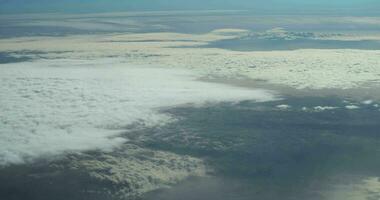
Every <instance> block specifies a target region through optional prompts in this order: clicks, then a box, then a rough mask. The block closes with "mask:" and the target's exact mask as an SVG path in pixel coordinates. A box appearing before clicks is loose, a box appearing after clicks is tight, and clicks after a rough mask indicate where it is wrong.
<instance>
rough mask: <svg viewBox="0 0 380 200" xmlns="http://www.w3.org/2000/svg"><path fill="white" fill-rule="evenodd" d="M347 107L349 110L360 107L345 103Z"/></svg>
mask: <svg viewBox="0 0 380 200" xmlns="http://www.w3.org/2000/svg"><path fill="white" fill-rule="evenodd" d="M345 107H346V108H347V109H349V110H356V109H359V108H360V107H359V106H357V105H347V106H345Z"/></svg>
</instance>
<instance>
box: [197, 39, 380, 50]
mask: <svg viewBox="0 0 380 200" xmlns="http://www.w3.org/2000/svg"><path fill="white" fill-rule="evenodd" d="M204 47H211V48H222V49H229V50H234V51H276V50H280V51H284V50H297V49H362V50H379V49H380V41H372V40H363V41H341V40H316V39H295V40H285V39H255V38H252V39H230V40H219V41H215V42H211V43H210V44H209V45H205V46H204Z"/></svg>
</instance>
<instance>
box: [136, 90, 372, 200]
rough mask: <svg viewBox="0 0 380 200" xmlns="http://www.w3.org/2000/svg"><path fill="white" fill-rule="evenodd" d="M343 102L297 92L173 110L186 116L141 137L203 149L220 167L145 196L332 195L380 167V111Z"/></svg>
mask: <svg viewBox="0 0 380 200" xmlns="http://www.w3.org/2000/svg"><path fill="white" fill-rule="evenodd" d="M279 103H280V104H283V105H287V106H288V107H287V108H286V109H285V108H282V107H281V106H278V104H279ZM276 105H277V106H276ZM320 105H324V106H325V107H326V108H327V107H330V109H331V110H327V109H326V110H323V111H322V110H319V108H320V107H318V106H320ZM345 106H346V103H344V102H342V99H340V98H336V97H328V98H323V97H322V98H321V97H303V98H299V97H297V98H289V99H287V100H285V101H283V102H270V103H251V102H241V103H239V104H233V105H232V104H220V105H214V106H210V107H207V108H177V109H173V110H170V111H169V112H171V113H173V114H175V115H177V116H181V117H182V119H183V120H181V121H179V122H178V123H175V124H172V125H170V126H167V127H164V128H161V129H160V130H159V131H157V130H152V131H151V132H147V134H150V135H152V136H151V137H149V139H147V140H146V141H142V142H141V144H143V145H147V146H149V147H150V148H154V149H164V150H167V151H172V152H176V153H180V154H190V155H195V156H198V157H202V158H204V159H205V160H207V162H208V164H209V165H210V166H211V167H212V168H213V169H214V171H213V172H212V173H211V178H199V179H197V178H195V179H190V180H189V181H187V182H185V183H183V184H180V185H178V186H175V187H173V188H171V189H167V190H161V191H157V192H154V193H151V194H149V195H147V197H146V199H149V200H150V199H188V200H190V199H191V200H192V199H226V200H227V199H228V200H232V199H244V200H245V199H247V200H248V199H264V200H275V199H316V200H317V199H318V200H322V199H329V200H330V199H332V196H333V195H331V193H332V192H331V191H332V190H338V189H337V188H340V187H345V186H346V187H347V185H349V184H350V183H352V182H353V183H354V184H359V185H360V184H361V181H363V179H364V180H365V179H366V178H368V177H378V176H379V175H380V170H379V166H380V159H379V150H380V149H379V142H380V140H379V139H380V138H379V134H378V130H379V128H380V125H379V124H378V121H379V120H380V111H379V110H378V108H376V106H373V105H364V106H362V107H361V108H360V109H356V110H349V109H346V108H345ZM333 107H334V108H333ZM335 107H336V108H335ZM363 187H364V186H363ZM334 192H336V193H340V192H341V193H344V192H343V191H334ZM345 192H346V193H347V191H345ZM350 192H352V193H354V192H356V191H354V190H352V191H350ZM379 192H380V191H375V192H373V193H371V194H369V193H370V192H368V194H367V193H366V191H365V189H363V191H360V192H359V193H360V194H361V195H362V196H361V199H371V198H373V196H376V195H380V193H379ZM342 199H343V198H342ZM334 200H340V199H334Z"/></svg>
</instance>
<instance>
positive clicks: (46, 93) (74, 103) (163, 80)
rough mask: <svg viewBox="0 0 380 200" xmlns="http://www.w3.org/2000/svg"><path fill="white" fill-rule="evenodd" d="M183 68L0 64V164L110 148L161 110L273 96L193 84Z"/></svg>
mask: <svg viewBox="0 0 380 200" xmlns="http://www.w3.org/2000/svg"><path fill="white" fill-rule="evenodd" d="M196 79H197V76H196V75H194V74H192V73H190V72H188V71H185V70H174V69H162V68H146V67H131V66H128V65H127V64H123V63H122V62H121V61H118V60H91V61H81V60H67V59H62V60H42V61H41V60H39V61H34V62H25V63H14V64H3V65H0V80H1V83H2V84H1V85H0V111H1V112H0V165H7V164H15V163H24V162H28V161H32V160H33V159H35V158H39V157H41V156H47V155H49V156H52V155H55V156H56V155H59V154H61V153H64V152H70V151H85V150H93V149H101V150H106V151H107V150H112V149H113V148H115V147H117V146H119V145H120V144H123V143H125V142H126V139H124V138H121V137H120V136H118V135H119V134H120V133H122V132H123V131H126V127H127V126H128V125H131V124H135V123H138V124H140V125H144V126H154V125H160V124H164V123H167V122H170V121H172V120H175V119H172V118H171V116H168V115H165V114H162V113H160V112H159V109H160V108H164V107H170V106H176V105H182V104H195V105H200V104H203V103H206V102H220V101H239V100H248V99H249V100H257V101H268V100H273V99H274V98H275V97H274V96H273V95H272V94H271V93H269V92H267V91H262V90H251V89H244V88H236V87H232V86H227V85H221V84H214V83H206V82H200V81H197V80H196Z"/></svg>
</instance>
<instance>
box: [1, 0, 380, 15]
mask: <svg viewBox="0 0 380 200" xmlns="http://www.w3.org/2000/svg"><path fill="white" fill-rule="evenodd" d="M226 9H229V10H230V9H235V10H242V9H244V10H252V11H257V12H268V13H274V14H275V13H281V12H283V13H299V12H322V11H323V12H330V13H332V14H334V13H346V14H363V15H366V14H368V15H369V14H372V13H374V12H376V13H377V12H380V11H379V10H380V0H313V1H311V0H265V1H263V0H191V1H189V0H0V13H1V14H7V13H30V12H33V13H44V12H69V13H76V12H87V13H90V12H112V11H140V10H226Z"/></svg>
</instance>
